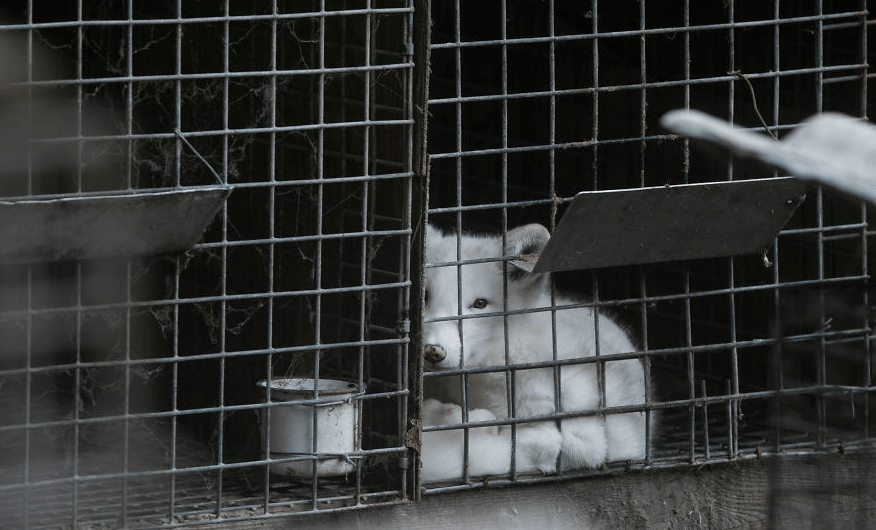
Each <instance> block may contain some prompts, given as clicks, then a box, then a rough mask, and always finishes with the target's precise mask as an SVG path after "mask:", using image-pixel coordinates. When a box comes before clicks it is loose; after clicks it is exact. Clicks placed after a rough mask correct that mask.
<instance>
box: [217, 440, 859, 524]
mask: <svg viewBox="0 0 876 530" xmlns="http://www.w3.org/2000/svg"><path fill="white" fill-rule="evenodd" d="M874 471H876V447H873V448H869V449H865V450H858V451H855V452H854V453H848V454H845V455H840V454H826V455H807V456H782V457H765V458H763V459H761V460H747V461H741V462H735V463H729V464H712V465H709V466H703V467H699V468H697V467H690V468H677V469H665V470H651V471H638V472H630V473H626V474H621V475H616V476H608V477H594V478H589V479H584V480H574V481H564V482H556V483H542V484H538V485H529V486H518V487H507V488H497V489H477V490H471V491H464V492H455V493H446V494H435V495H428V496H426V497H424V498H423V500H422V501H420V502H416V503H413V502H412V503H409V504H405V505H400V506H393V507H383V508H374V509H367V508H366V509H363V510H356V511H350V512H342V513H335V514H326V515H316V516H303V517H296V518H293V519H287V518H281V519H274V520H262V521H257V522H256V521H253V522H252V523H236V524H235V525H234V526H233V528H246V529H255V528H259V529H270V530H273V529H280V528H296V529H298V528H315V529H321V528H325V529H363V530H366V529H367V530H370V529H379V530H392V529H402V528H404V529H415V530H416V529H440V530H456V529H471V528H484V529H496V530H513V529H538V530H548V529H565V528H575V529H599V530H613V529H619V530H620V529H623V530H629V529H659V530H670V529H671V530H682V529H702V528H721V529H731V528H732V529H755V528H782V529H784V528H789V529H794V530H800V529H807V528H813V529H814V528H876V495H874V493H876V475H874Z"/></svg>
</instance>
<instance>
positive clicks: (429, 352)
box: [423, 344, 447, 363]
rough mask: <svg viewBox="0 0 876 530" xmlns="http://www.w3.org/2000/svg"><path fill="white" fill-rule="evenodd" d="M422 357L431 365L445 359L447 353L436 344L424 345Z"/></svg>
mask: <svg viewBox="0 0 876 530" xmlns="http://www.w3.org/2000/svg"><path fill="white" fill-rule="evenodd" d="M423 357H424V358H425V359H426V360H427V361H429V362H431V363H440V362H441V361H443V360H444V358H445V357H447V352H446V351H444V348H442V347H441V346H439V345H437V344H426V345H425V346H423Z"/></svg>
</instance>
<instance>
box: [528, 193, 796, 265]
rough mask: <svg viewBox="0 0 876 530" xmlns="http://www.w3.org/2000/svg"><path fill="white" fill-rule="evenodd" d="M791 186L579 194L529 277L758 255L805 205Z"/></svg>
mask: <svg viewBox="0 0 876 530" xmlns="http://www.w3.org/2000/svg"><path fill="white" fill-rule="evenodd" d="M806 186H807V185H806V183H804V182H802V181H800V180H797V179H794V178H777V179H759V180H742V181H733V182H720V183H711V184H686V185H680V186H661V187H657V188H640V189H627V190H618V191H595V192H581V193H579V194H578V195H576V196H575V199H574V200H573V201H572V204H571V205H570V206H569V209H568V210H567V211H566V213H565V214H564V215H563V218H562V220H561V221H560V223H559V225H557V227H556V229H555V230H554V233H553V235H552V236H551V239H550V241H549V242H548V244H547V246H546V247H545V249H544V250H543V251H542V253H541V257H540V258H539V260H538V263H536V265H535V268H534V270H535V271H536V272H547V271H561V270H574V269H594V268H600V267H613V266H618V265H633V264H640V263H656V262H661V261H675V260H684V259H698V258H712V257H718V256H732V255H740V254H752V253H758V252H762V251H763V250H764V249H766V248H767V247H768V246H769V245H770V244H771V243H772V241H773V239H774V238H775V237H776V234H778V232H779V230H781V229H782V227H783V226H784V225H785V223H786V222H787V221H788V219H789V218H790V217H791V214H793V213H794V210H795V209H796V208H797V206H798V205H799V204H800V203H801V202H802V200H803V198H805V195H804V194H805V190H806Z"/></svg>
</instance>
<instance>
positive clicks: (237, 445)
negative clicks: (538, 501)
mask: <svg viewBox="0 0 876 530" xmlns="http://www.w3.org/2000/svg"><path fill="white" fill-rule="evenodd" d="M0 17H2V18H0V39H2V41H3V44H2V45H0V48H2V54H3V57H2V60H0V62H2V64H3V65H4V66H3V68H4V69H6V71H5V72H4V73H3V78H2V81H3V93H2V95H0V105H2V107H3V111H2V112H3V113H4V115H3V116H2V117H0V119H2V120H3V122H2V126H0V129H2V133H0V134H3V135H7V134H8V136H9V139H11V140H15V139H16V137H19V140H20V141H18V143H10V144H9V145H12V146H15V148H14V149H7V150H6V151H4V152H3V154H2V156H3V157H4V164H3V165H4V169H3V170H2V175H0V197H3V200H4V201H8V202H15V201H21V200H23V199H33V200H48V199H52V198H60V199H68V200H73V201H75V200H77V199H79V198H82V197H95V196H98V197H110V198H112V197H114V196H119V195H125V196H128V195H134V196H136V195H137V194H138V193H144V192H149V191H154V190H156V189H169V190H176V189H182V188H185V189H192V190H197V189H199V188H200V187H203V186H215V185H216V183H217V176H218V178H219V180H220V181H221V182H223V183H227V184H229V185H230V186H231V187H233V191H232V192H231V195H230V197H229V198H228V199H227V201H226V202H225V203H224V204H223V205H222V207H221V210H220V211H219V213H218V214H217V215H216V217H215V218H214V219H213V221H212V222H211V224H210V225H209V226H208V228H207V230H206V232H205V234H204V236H203V238H202V239H201V241H200V242H199V243H198V244H196V245H195V246H194V248H192V249H190V250H188V251H186V252H184V253H177V254H173V255H166V256H147V257H145V258H141V259H120V258H113V257H109V258H106V259H103V258H102V259H93V260H83V261H66V262H65V261H62V262H57V263H0V450H2V452H3V454H4V457H3V459H2V463H0V477H2V478H0V518H2V519H3V520H4V521H5V522H6V523H9V524H12V526H15V527H17V528H57V527H79V526H86V527H98V526H100V527H108V528H109V527H112V528H118V527H125V528H134V527H154V526H161V527H168V526H171V527H172V526H186V525H194V524H203V523H205V522H210V521H215V522H223V521H226V522H227V521H234V520H241V519H256V518H268V517H278V516H286V515H292V514H296V513H312V512H315V511H334V510H342V509H349V508H352V507H360V506H368V505H375V504H387V503H396V502H400V501H403V500H404V499H405V498H406V481H407V477H406V471H405V469H404V467H405V466H404V465H403V462H404V459H403V457H404V456H405V453H406V451H407V448H406V447H405V446H404V443H403V434H404V432H403V430H404V429H405V421H406V416H407V407H408V397H407V396H408V376H407V371H406V367H407V364H408V355H409V352H408V336H407V326H406V325H405V322H406V319H407V318H408V316H407V312H406V310H405V308H406V307H407V306H408V304H409V297H410V292H409V290H410V269H411V264H410V261H409V259H408V256H409V254H410V244H411V226H412V217H413V218H414V219H416V218H417V216H418V215H419V214H418V213H416V212H413V213H412V211H411V193H412V185H413V184H412V179H413V173H412V159H411V157H412V155H411V152H412V151H411V150H412V147H411V145H412V144H411V140H410V138H411V136H412V134H413V132H412V131H413V118H412V115H413V114H412V112H413V111H412V105H411V90H412V72H413V58H412V51H411V50H412V47H411V35H412V27H411V25H412V20H413V3H412V2H408V1H404V0H402V1H393V0H387V1H382V0H361V1H357V0H349V1H347V0H343V1H332V0H314V1H297V0H296V1H294V2H281V1H276V0H275V1H273V2H272V1H270V0H268V1H264V2H262V1H257V2H247V3H245V5H244V4H240V3H237V2H229V1H225V2H183V1H182V0H177V1H175V2H141V1H134V0H129V1H127V2H103V1H86V0H79V1H76V2H54V1H40V0H26V1H25V0H22V1H15V2H6V3H5V4H4V5H3V8H2V13H0ZM7 67H8V68H7ZM185 221H186V218H185V217H183V219H182V220H181V221H180V222H181V223H185ZM140 228H142V229H144V230H145V231H146V232H148V228H149V227H148V226H147V227H140ZM91 236H93V238H94V239H95V240H100V239H101V237H103V236H104V235H102V234H91ZM141 236H142V233H138V234H136V235H131V236H130V237H141ZM288 376H296V377H304V378H314V379H319V380H323V381H324V380H327V379H335V380H341V381H344V382H347V383H349V384H350V385H351V388H352V389H353V392H352V394H351V395H349V396H347V397H345V398H342V399H341V401H344V400H346V401H345V402H346V403H347V404H355V411H356V412H355V420H356V421H355V422H354V424H352V425H347V426H346V431H344V432H346V433H350V432H352V436H353V437H355V446H354V447H353V448H352V449H345V450H343V451H341V452H342V454H340V455H338V454H334V453H332V454H325V451H323V450H321V449H320V448H319V447H318V444H319V442H320V433H321V432H323V431H320V430H319V429H320V426H319V425H318V424H319V421H320V420H319V418H320V416H319V414H318V413H317V412H316V411H318V410H320V408H321V407H322V408H331V407H333V406H336V405H337V404H338V403H337V401H338V399H339V398H337V397H336V396H331V395H328V394H325V395H323V396H320V395H318V394H314V393H313V392H311V393H310V394H307V395H306V396H305V400H306V403H316V404H315V405H314V406H309V407H308V406H304V407H303V409H304V410H306V411H309V412H307V418H312V420H311V421H312V424H311V425H310V426H312V427H316V429H315V430H316V431H317V435H316V436H315V437H314V438H313V440H312V450H309V451H308V450H305V451H295V452H291V453H290V452H282V453H281V452H279V451H278V450H277V449H274V450H272V449H271V448H270V446H267V447H266V446H265V442H262V437H263V436H264V437H265V438H266V439H270V433H271V425H270V422H269V420H268V418H269V417H275V416H273V415H272V416H268V415H266V411H267V410H269V409H270V410H272V411H280V410H283V409H284V408H288V407H285V406H284V405H283V402H282V397H283V396H282V395H281V394H280V393H278V392H270V393H269V394H270V395H268V396H267V397H266V396H265V392H264V391H263V390H261V389H259V388H258V387H257V386H256V383H257V382H258V381H260V380H276V379H279V378H283V377H288ZM301 408H302V407H299V409H301ZM260 413H261V419H260V418H259V415H260ZM322 422H323V423H324V424H325V423H326V420H325V419H323V420H322ZM275 423H276V420H275ZM323 426H325V425H323ZM301 428H303V427H301ZM330 436H334V435H331V434H325V435H324V438H327V437H330ZM308 443H310V442H308ZM287 451H288V450H287ZM332 459H333V460H335V461H340V462H342V463H346V464H347V468H346V472H345V473H343V474H341V475H340V476H325V477H324V476H321V475H320V476H316V475H315V474H314V473H315V472H316V470H317V465H318V464H317V463H319V462H324V461H327V460H332ZM295 462H298V463H299V466H302V465H303V466H305V467H306V468H307V469H308V470H312V471H305V472H304V473H302V474H303V475H304V476H295V477H290V476H284V475H282V474H279V475H278V474H273V473H271V472H270V468H271V466H275V468H276V466H284V465H288V464H290V463H295ZM310 462H313V464H312V467H311V464H310Z"/></svg>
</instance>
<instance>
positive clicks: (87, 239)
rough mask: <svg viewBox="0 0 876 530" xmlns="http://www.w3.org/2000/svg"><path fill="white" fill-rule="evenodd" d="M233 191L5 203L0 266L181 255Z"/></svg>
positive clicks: (0, 211)
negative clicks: (5, 264) (169, 254)
mask: <svg viewBox="0 0 876 530" xmlns="http://www.w3.org/2000/svg"><path fill="white" fill-rule="evenodd" d="M230 192H231V189H230V188H228V187H227V186H221V187H214V186H211V187H199V188H187V189H178V190H171V191H160V192H146V193H135V194H125V195H102V196H82V197H68V198H60V199H49V200H30V199H26V200H15V201H0V263H20V262H50V261H65V260H80V259H94V258H111V257H125V256H146V255H155V254H164V253H173V252H181V251H184V250H186V249H188V248H191V247H192V246H193V245H194V244H195V243H196V242H197V241H198V239H199V238H200V237H201V234H202V233H203V232H204V229H205V228H206V227H207V224H208V223H209V222H210V220H211V219H212V218H213V217H214V216H215V215H216V212H217V211H218V210H219V208H220V207H221V206H222V203H223V201H224V200H225V198H226V197H228V194H229V193H230Z"/></svg>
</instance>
